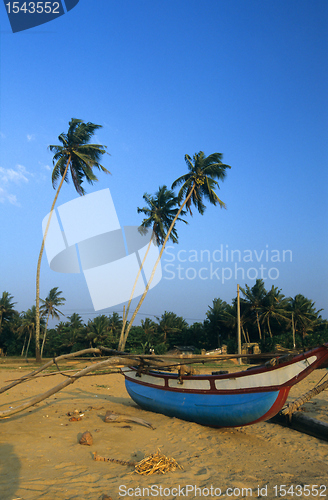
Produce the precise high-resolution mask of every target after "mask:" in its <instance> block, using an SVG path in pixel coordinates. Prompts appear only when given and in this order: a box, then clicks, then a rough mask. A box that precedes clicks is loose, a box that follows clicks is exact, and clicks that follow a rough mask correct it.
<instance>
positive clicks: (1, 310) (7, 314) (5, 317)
mask: <svg viewBox="0 0 328 500" xmlns="http://www.w3.org/2000/svg"><path fill="white" fill-rule="evenodd" d="M13 298H14V297H13V296H12V295H10V293H8V292H2V297H1V299H0V334H1V330H2V326H3V323H4V321H9V320H10V319H11V318H12V317H13V316H14V315H15V314H16V311H15V309H14V305H15V304H16V302H12V299H13Z"/></svg>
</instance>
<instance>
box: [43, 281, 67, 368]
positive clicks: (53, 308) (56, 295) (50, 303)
mask: <svg viewBox="0 0 328 500" xmlns="http://www.w3.org/2000/svg"><path fill="white" fill-rule="evenodd" d="M62 293H63V292H61V291H59V292H58V286H56V287H54V288H52V289H51V290H50V292H49V295H48V297H46V299H45V300H43V299H40V300H41V302H42V306H41V307H40V312H41V313H42V314H43V315H44V316H47V322H46V327H45V331H44V336H43V341H42V347H41V359H42V356H43V349H44V344H45V342H46V336H47V329H48V321H49V317H50V316H51V318H52V319H54V318H56V319H59V318H60V316H59V315H60V314H61V315H62V316H64V314H63V313H62V312H60V311H59V309H57V307H58V306H61V305H63V304H64V303H65V302H66V299H65V298H64V297H60V295H61V294H62Z"/></svg>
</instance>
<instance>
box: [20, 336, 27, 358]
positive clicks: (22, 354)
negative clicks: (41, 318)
mask: <svg viewBox="0 0 328 500" xmlns="http://www.w3.org/2000/svg"><path fill="white" fill-rule="evenodd" d="M26 339H27V334H26V335H25V339H24V344H23V349H22V352H21V356H22V357H23V356H24V351H25V346H26Z"/></svg>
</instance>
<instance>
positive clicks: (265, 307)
mask: <svg viewBox="0 0 328 500" xmlns="http://www.w3.org/2000/svg"><path fill="white" fill-rule="evenodd" d="M286 306H287V299H286V298H285V296H284V294H282V293H281V290H279V289H278V287H276V286H273V285H272V287H271V290H270V291H269V292H268V293H267V295H266V296H265V297H264V299H263V302H262V317H261V321H262V324H264V323H266V324H267V327H268V331H269V335H270V337H271V338H272V330H271V325H270V320H271V319H273V320H276V321H277V322H278V323H279V324H280V322H281V321H285V322H288V323H290V318H289V314H288V311H287V310H286Z"/></svg>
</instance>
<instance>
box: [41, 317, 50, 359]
mask: <svg viewBox="0 0 328 500" xmlns="http://www.w3.org/2000/svg"><path fill="white" fill-rule="evenodd" d="M49 316H50V312H49V314H48V317H47V323H46V328H45V330H44V336H43V341H42V347H41V359H42V356H43V349H44V344H45V342H46V336H47V329H48V321H49Z"/></svg>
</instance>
